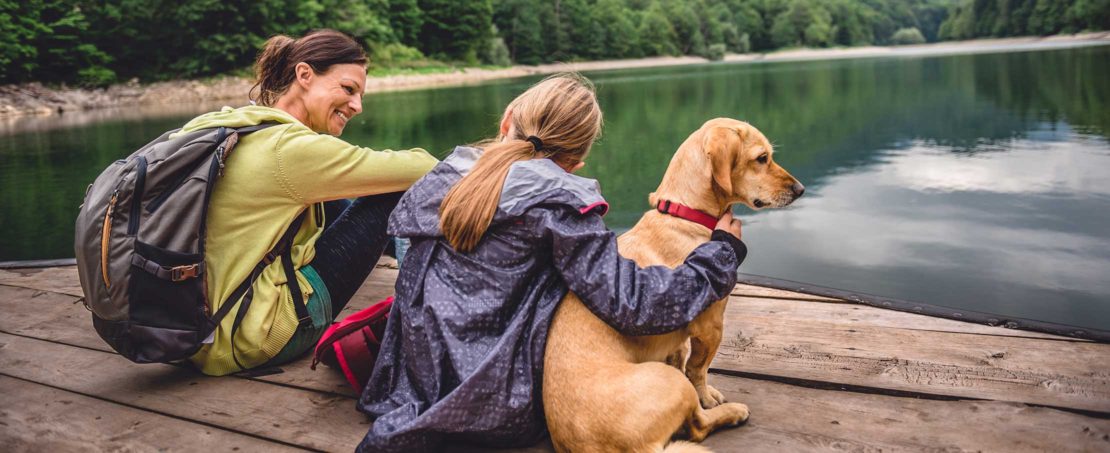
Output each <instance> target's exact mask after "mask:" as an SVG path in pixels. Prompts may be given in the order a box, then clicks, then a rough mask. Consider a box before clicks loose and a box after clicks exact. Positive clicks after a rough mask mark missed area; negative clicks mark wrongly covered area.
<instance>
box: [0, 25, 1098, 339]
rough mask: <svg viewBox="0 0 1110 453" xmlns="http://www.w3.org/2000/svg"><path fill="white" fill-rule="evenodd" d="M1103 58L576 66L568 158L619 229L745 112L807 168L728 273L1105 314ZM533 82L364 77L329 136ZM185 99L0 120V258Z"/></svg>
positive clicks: (435, 133) (33, 255) (56, 223)
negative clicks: (577, 112)
mask: <svg viewBox="0 0 1110 453" xmlns="http://www.w3.org/2000/svg"><path fill="white" fill-rule="evenodd" d="M1107 74H1110V46H1093V47H1080V48H1070V49H1062V50H1042V51H1035V52H1012V53H998V54H978V55H952V56H933V57H923V56H914V57H902V58H875V59H853V60H832V61H816V62H814V61H810V62H782V63H763V64H759V63H756V64H708V65H702V66H686V67H676V68H666V69H647V70H630V71H610V72H601V73H594V74H588V75H589V76H590V77H591V78H592V79H593V80H594V81H595V82H596V83H597V86H598V93H599V96H600V99H601V103H602V107H603V109H604V110H605V131H604V136H603V137H602V139H601V140H600V141H599V142H598V144H597V145H596V147H595V151H594V152H593V154H592V155H591V157H590V159H589V161H588V164H587V166H586V168H585V170H584V171H583V174H584V175H585V176H589V177H593V178H597V179H598V180H600V181H601V185H602V190H603V192H604V193H605V195H606V197H607V198H608V200H609V202H610V204H611V205H612V209H611V212H610V214H609V215H608V216H607V222H608V223H609V225H610V226H611V227H612V228H614V229H617V230H620V229H624V228H627V227H629V226H630V225H631V224H633V223H634V222H635V221H636V220H637V219H638V218H639V216H640V214H641V213H642V212H643V211H644V210H646V209H648V205H647V194H648V193H649V192H651V191H652V190H654V189H655V187H656V185H657V184H658V181H659V179H660V177H661V176H662V173H663V171H664V169H665V168H666V165H667V163H668V161H669V159H670V157H671V155H672V153H673V152H674V150H675V148H676V147H677V146H678V144H679V143H681V142H682V141H683V140H684V139H685V138H686V136H687V135H688V134H689V133H690V132H691V131H693V130H695V129H696V128H697V127H698V126H700V125H701V123H702V122H704V121H705V120H707V119H710V118H713V117H717V116H728V117H733V118H738V119H742V120H745V121H748V122H750V123H752V124H753V125H755V126H756V127H758V128H759V129H760V130H762V131H763V132H764V134H765V135H767V137H768V138H770V139H771V141H772V142H774V144H775V146H776V154H775V158H776V160H778V162H779V163H781V164H782V165H783V166H784V167H786V168H787V169H788V170H789V171H791V172H792V173H793V174H794V175H795V176H796V177H798V179H800V180H801V181H802V182H803V183H805V185H806V195H805V197H803V198H801V199H800V200H798V201H797V202H796V203H794V204H793V205H792V206H790V207H789V208H787V209H782V210H777V211H762V212H758V213H753V212H750V211H748V210H746V209H744V208H738V209H737V213H738V214H739V215H740V217H741V218H742V219H743V221H744V223H745V227H744V238H745V241H746V242H747V243H748V245H749V247H750V253H749V255H748V259H747V261H746V262H745V263H744V265H743V266H742V267H741V271H742V272H745V273H750V274H758V275H765V276H770V277H777V278H783V279H789V280H795V281H800V282H807V283H812V284H817V285H823V286H830V287H834V288H841V289H846V290H853V291H858V292H863V293H870V294H876V295H882V296H887V297H893V298H898V299H904V300H910V301H917V302H923V303H929V304H935V305H943V306H950V307H958V308H964V309H971V310H978V311H985V312H991V313H998V314H1001V315H1006V316H1016V317H1023V318H1028V319H1036V320H1042V321H1051V322H1057V323H1064V324H1071V325H1077V326H1084V327H1094V328H1101V329H1110V144H1108V136H1110V135H1108V134H1110V76H1107ZM535 80H536V79H534V78H533V79H521V80H509V81H502V82H496V83H491V84H486V85H481V86H474V87H460V88H445V89H435V90H423V91H408V92H397V93H383V94H376V95H372V96H368V97H367V98H366V113H364V114H363V115H360V116H359V117H356V118H355V119H354V120H353V121H352V122H351V124H350V125H348V126H347V132H346V133H345V134H344V138H345V139H347V140H349V141H351V142H353V143H356V144H360V145H364V146H370V147H373V148H379V149H380V148H407V147H412V146H420V147H424V148H426V149H429V150H432V151H433V152H435V153H436V154H438V155H440V156H443V155H444V154H445V153H446V152H447V151H448V150H449V149H450V148H451V147H453V146H454V145H456V144H460V143H467V142H473V141H476V140H478V139H480V138H482V137H484V136H488V135H490V134H493V133H494V127H495V125H496V122H497V120H498V119H499V116H500V109H502V108H503V107H504V106H505V105H506V104H507V103H508V102H509V100H511V99H512V97H513V96H515V95H516V94H517V93H519V92H520V91H521V90H523V89H524V88H525V87H527V86H528V85H529V84H530V83H532V82H534V81H535ZM194 110H197V107H193V108H192V109H189V108H187V107H186V108H179V110H178V113H170V114H162V115H154V114H146V113H142V112H133V111H123V112H109V113H98V114H94V115H96V116H99V118H96V119H95V121H85V120H83V119H82V117H75V116H64V115H63V116H62V117H60V118H50V119H45V120H31V121H21V122H20V123H19V124H15V125H12V124H9V125H7V126H6V127H7V129H5V130H4V131H3V132H0V159H2V161H0V231H2V232H3V234H2V235H0V261H5V260H25V259H45V258H61V257H71V256H73V250H72V238H73V219H74V218H75V216H76V213H77V205H78V204H79V203H80V202H81V197H82V195H83V193H84V190H85V187H86V185H87V184H88V183H89V182H91V181H92V179H93V178H94V177H95V176H96V175H97V174H98V173H99V171H100V170H101V169H102V168H104V167H105V166H106V165H107V164H108V163H110V162H111V161H113V160H115V159H118V158H120V157H123V156H125V155H127V154H128V153H130V152H131V150H134V149H136V148H138V147H140V146H141V145H143V144H144V143H146V142H147V141H149V140H150V139H152V138H154V137H155V136H157V135H158V134H159V133H161V132H163V131H164V130H167V129H171V128H174V127H179V126H180V125H181V124H183V123H184V122H185V121H186V120H188V118H190V117H191V116H193V114H195V113H196V111H194ZM127 118H130V119H127Z"/></svg>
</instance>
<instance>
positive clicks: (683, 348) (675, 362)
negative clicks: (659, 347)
mask: <svg viewBox="0 0 1110 453" xmlns="http://www.w3.org/2000/svg"><path fill="white" fill-rule="evenodd" d="M687 357H690V341H689V340H687V341H683V342H682V344H681V345H680V346H679V347H678V348H677V349H675V350H674V352H672V353H670V354H668V355H667V365H670V366H673V367H675V368H677V369H678V371H681V372H682V374H686V358H687Z"/></svg>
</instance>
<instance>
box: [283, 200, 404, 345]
mask: <svg viewBox="0 0 1110 453" xmlns="http://www.w3.org/2000/svg"><path fill="white" fill-rule="evenodd" d="M401 195H402V193H400V192H398V193H389V194H383V195H372V196H367V197H362V198H359V199H357V200H355V201H354V202H350V201H347V200H336V201H329V202H327V203H324V219H325V222H326V223H325V225H324V232H323V233H321V234H320V239H318V240H316V257H315V258H314V259H313V260H312V262H311V263H309V265H308V266H305V267H303V268H301V273H302V274H303V275H304V276H305V278H306V279H308V281H309V282H310V283H311V284H312V286H313V287H319V284H320V283H323V286H324V287H325V288H327V291H317V292H316V293H314V294H313V295H312V297H310V298H309V299H308V300H307V301H305V304H306V307H307V308H308V311H309V313H310V315H311V316H312V325H311V327H307V328H301V329H297V332H296V333H294V334H293V337H292V338H290V339H289V343H288V344H286V345H285V347H284V348H282V350H281V351H280V352H279V353H278V354H277V355H275V356H274V357H273V358H271V359H270V361H269V362H267V363H266V364H265V365H263V366H262V367H269V366H277V365H282V364H285V363H288V362H290V361H292V360H294V359H296V358H298V357H300V356H301V355H302V354H304V353H305V352H306V351H309V350H311V349H312V348H313V347H314V346H315V345H316V342H317V341H319V339H320V336H321V335H323V333H324V330H326V329H327V327H328V326H329V325H331V322H332V321H334V320H335V318H336V317H337V316H338V315H339V311H340V310H342V309H343V307H345V306H346V305H347V302H350V300H351V297H352V296H354V294H355V291H358V288H359V287H360V286H362V283H363V282H364V281H366V277H367V276H369V275H370V271H371V270H373V269H374V265H375V264H377V262H378V258H380V257H381V255H382V250H383V249H384V248H385V244H386V242H388V241H389V237H388V236H386V234H385V228H386V224H387V222H388V221H389V214H390V213H391V212H393V208H394V207H396V206H397V201H398V200H400V199H401Z"/></svg>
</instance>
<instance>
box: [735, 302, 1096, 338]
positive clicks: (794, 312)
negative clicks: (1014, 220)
mask: <svg viewBox="0 0 1110 453" xmlns="http://www.w3.org/2000/svg"><path fill="white" fill-rule="evenodd" d="M728 303H729V306H728V312H729V315H730V316H731V318H732V319H747V318H750V317H774V318H779V319H789V320H798V321H817V322H828V323H833V324H846V325H847V324H850V325H853V326H872V327H879V328H889V329H910V330H932V331H939V332H953V333H969V334H979V335H997V336H1006V337H1023V338H1045V339H1053V340H1063V341H1079V342H1090V340H1083V339H1078V338H1071V337H1061V336H1059V335H1052V334H1047V333H1040V332H1031V331H1027V330H1016V329H1007V328H1004V327H992V326H987V325H982V324H975V323H970V322H961V321H953V320H951V319H944V318H934V317H931V316H923V315H918V314H913V313H906V312H901V311H894V310H884V309H881V308H875V307H869V306H867V305H860V304H830V303H821V302H816V303H810V302H806V301H800V300H782V299H767V298H755V297H738V296H733V297H731V298H730V299H729V302H728Z"/></svg>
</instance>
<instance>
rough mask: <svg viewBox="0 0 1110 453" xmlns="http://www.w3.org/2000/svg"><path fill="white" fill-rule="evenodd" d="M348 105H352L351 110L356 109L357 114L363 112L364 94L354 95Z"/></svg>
mask: <svg viewBox="0 0 1110 453" xmlns="http://www.w3.org/2000/svg"><path fill="white" fill-rule="evenodd" d="M347 105H348V106H349V107H351V110H352V111H354V112H355V114H356V115H357V114H359V113H362V95H361V94H359V95H356V96H354V97H353V98H352V99H351V102H348V103H347Z"/></svg>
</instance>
